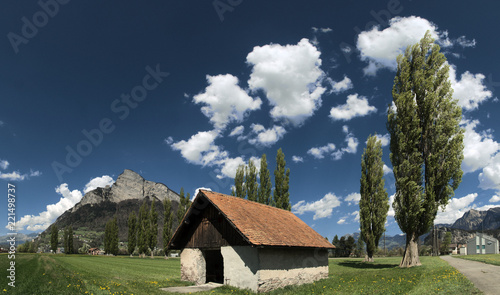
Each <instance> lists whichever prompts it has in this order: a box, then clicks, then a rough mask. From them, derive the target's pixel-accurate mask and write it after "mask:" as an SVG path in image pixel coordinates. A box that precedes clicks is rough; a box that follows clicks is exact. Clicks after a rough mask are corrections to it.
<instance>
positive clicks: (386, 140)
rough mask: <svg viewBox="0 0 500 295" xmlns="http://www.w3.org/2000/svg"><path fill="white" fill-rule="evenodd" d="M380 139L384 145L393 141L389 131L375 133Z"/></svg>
mask: <svg viewBox="0 0 500 295" xmlns="http://www.w3.org/2000/svg"><path fill="white" fill-rule="evenodd" d="M375 136H376V137H377V139H378V140H380V143H381V144H382V147H384V146H388V145H389V143H390V142H391V135H390V134H389V133H386V134H384V135H380V134H375Z"/></svg>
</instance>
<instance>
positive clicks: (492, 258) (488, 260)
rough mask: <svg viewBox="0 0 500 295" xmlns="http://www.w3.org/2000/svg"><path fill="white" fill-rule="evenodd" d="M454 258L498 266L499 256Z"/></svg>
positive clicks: (499, 262) (499, 263)
mask: <svg viewBox="0 0 500 295" xmlns="http://www.w3.org/2000/svg"><path fill="white" fill-rule="evenodd" d="M455 257H458V258H462V259H467V260H473V261H479V262H484V263H488V264H493V265H498V266H500V254H486V255H465V256H455Z"/></svg>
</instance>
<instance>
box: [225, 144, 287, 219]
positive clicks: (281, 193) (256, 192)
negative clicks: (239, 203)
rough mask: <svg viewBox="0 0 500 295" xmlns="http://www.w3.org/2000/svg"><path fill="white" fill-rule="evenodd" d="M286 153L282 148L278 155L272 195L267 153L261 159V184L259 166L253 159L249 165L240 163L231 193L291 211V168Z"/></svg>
mask: <svg viewBox="0 0 500 295" xmlns="http://www.w3.org/2000/svg"><path fill="white" fill-rule="evenodd" d="M285 166H286V161H285V154H284V153H283V151H282V150H281V149H279V150H278V152H277V155H276V169H275V170H274V183H275V185H274V191H273V194H272V197H271V191H272V188H271V176H270V172H269V169H268V168H267V158H266V154H263V155H262V157H261V159H260V171H259V178H260V185H259V183H257V168H256V166H255V164H254V162H253V160H252V159H250V160H249V161H248V165H246V166H245V165H240V166H239V167H238V169H237V170H236V176H235V178H234V187H233V188H232V189H231V195H233V196H236V197H238V198H243V199H244V198H248V200H249V201H254V202H259V203H262V204H266V205H270V206H274V207H277V208H281V209H285V210H288V211H290V210H291V208H292V207H291V205H290V193H289V191H288V190H289V182H290V169H289V168H286V169H285Z"/></svg>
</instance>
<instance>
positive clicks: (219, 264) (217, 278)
mask: <svg viewBox="0 0 500 295" xmlns="http://www.w3.org/2000/svg"><path fill="white" fill-rule="evenodd" d="M222 259H223V258H222V254H221V252H220V249H217V250H205V263H206V265H207V283H208V282H215V283H221V284H222V283H224V263H223V260H222Z"/></svg>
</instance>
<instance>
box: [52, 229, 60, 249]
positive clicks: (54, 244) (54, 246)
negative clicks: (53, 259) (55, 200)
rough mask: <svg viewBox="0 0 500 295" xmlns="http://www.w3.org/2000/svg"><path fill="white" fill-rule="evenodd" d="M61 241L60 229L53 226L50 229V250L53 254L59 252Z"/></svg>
mask: <svg viewBox="0 0 500 295" xmlns="http://www.w3.org/2000/svg"><path fill="white" fill-rule="evenodd" d="M58 241H59V229H58V228H57V226H56V225H52V228H51V229H50V249H51V250H52V252H54V253H56V251H57V242H58Z"/></svg>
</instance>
